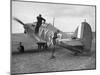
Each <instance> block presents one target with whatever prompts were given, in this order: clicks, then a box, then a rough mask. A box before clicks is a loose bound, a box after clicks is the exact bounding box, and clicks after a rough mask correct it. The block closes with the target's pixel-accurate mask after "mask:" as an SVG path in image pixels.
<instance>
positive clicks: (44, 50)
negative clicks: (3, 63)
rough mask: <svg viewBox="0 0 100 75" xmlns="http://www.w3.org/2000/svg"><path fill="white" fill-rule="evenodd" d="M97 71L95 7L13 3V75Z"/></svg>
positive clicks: (46, 3)
mask: <svg viewBox="0 0 100 75" xmlns="http://www.w3.org/2000/svg"><path fill="white" fill-rule="evenodd" d="M95 69H96V6H95V5H82V4H67V3H53V2H37V1H23V0H21V1H20V0H18V1H17V0H12V1H11V74H34V73H49V72H63V71H65V72H67V71H80V70H95Z"/></svg>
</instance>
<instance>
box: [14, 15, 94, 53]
mask: <svg viewBox="0 0 100 75" xmlns="http://www.w3.org/2000/svg"><path fill="white" fill-rule="evenodd" d="M13 19H14V20H15V21H17V22H19V23H20V24H21V25H23V28H24V33H25V34H27V35H29V36H30V37H31V38H32V39H35V42H36V43H39V42H40V43H46V45H47V46H48V47H51V46H54V45H53V36H54V32H56V31H57V30H59V29H57V28H56V27H54V25H52V24H50V23H45V24H42V26H41V27H40V28H39V32H38V34H35V26H36V22H34V23H26V24H25V23H23V22H22V21H21V20H19V19H18V18H16V17H14V18H13ZM60 34H61V36H60V38H57V44H56V45H57V46H60V47H63V48H66V49H67V50H69V51H71V52H74V54H82V53H84V52H86V53H89V52H91V44H92V30H91V26H90V25H89V24H88V23H87V22H86V20H85V21H84V22H82V23H81V25H79V26H78V27H77V28H76V30H75V32H74V33H73V34H72V36H71V38H66V37H65V36H67V35H66V33H64V32H62V31H60Z"/></svg>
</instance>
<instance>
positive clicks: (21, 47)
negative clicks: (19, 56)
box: [18, 42, 24, 53]
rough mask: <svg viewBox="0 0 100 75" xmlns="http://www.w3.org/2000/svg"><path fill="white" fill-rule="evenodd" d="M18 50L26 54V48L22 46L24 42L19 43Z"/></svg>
mask: <svg viewBox="0 0 100 75" xmlns="http://www.w3.org/2000/svg"><path fill="white" fill-rule="evenodd" d="M18 50H19V51H20V52H21V53H23V52H24V46H23V45H22V42H20V43H19V47H18Z"/></svg>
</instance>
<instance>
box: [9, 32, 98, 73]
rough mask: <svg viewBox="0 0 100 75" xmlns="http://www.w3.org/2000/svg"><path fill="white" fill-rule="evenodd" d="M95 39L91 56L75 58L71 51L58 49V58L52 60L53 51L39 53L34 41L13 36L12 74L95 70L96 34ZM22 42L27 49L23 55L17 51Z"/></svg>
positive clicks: (17, 35) (19, 35)
mask: <svg viewBox="0 0 100 75" xmlns="http://www.w3.org/2000/svg"><path fill="white" fill-rule="evenodd" d="M93 37H94V39H93V41H92V48H91V55H80V56H73V55H72V53H71V52H70V51H69V50H67V49H64V48H57V49H56V51H55V56H56V58H55V59H50V57H51V51H52V49H48V50H43V51H38V49H37V45H36V44H35V42H34V40H33V39H30V38H29V37H28V36H26V35H25V34H12V44H11V46H12V49H11V56H12V58H11V72H12V73H35V72H51V71H69V70H84V69H95V68H96V65H95V64H96V63H95V60H96V59H95V52H96V50H95V49H96V48H95V33H93ZM20 41H21V42H23V45H24V47H25V53H23V54H21V53H19V52H18V50H17V47H18V44H19V42H20Z"/></svg>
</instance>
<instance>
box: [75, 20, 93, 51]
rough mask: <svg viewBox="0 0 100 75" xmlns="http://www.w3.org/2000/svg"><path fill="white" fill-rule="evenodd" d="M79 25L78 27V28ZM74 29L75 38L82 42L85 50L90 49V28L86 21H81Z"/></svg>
mask: <svg viewBox="0 0 100 75" xmlns="http://www.w3.org/2000/svg"><path fill="white" fill-rule="evenodd" d="M79 27H80V28H79ZM79 27H78V28H77V29H76V32H75V34H76V35H77V38H79V39H80V41H81V42H82V43H83V45H84V48H85V49H86V50H91V44H92V30H91V27H90V25H89V24H88V23H87V22H82V24H81V26H79Z"/></svg>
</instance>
